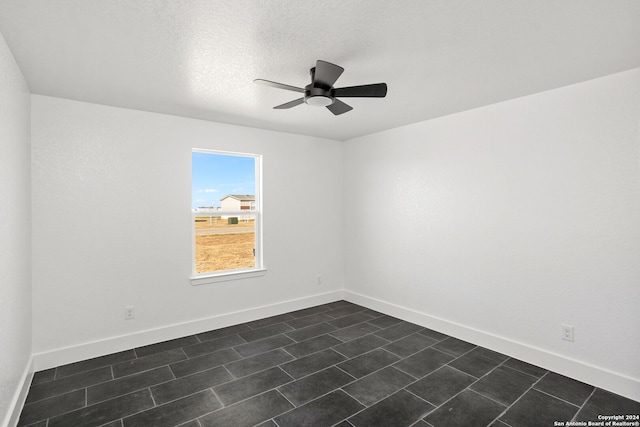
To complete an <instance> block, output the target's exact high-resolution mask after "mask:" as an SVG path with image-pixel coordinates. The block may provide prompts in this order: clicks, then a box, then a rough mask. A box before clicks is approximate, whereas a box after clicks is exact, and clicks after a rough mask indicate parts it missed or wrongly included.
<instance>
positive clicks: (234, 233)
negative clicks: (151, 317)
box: [191, 150, 262, 275]
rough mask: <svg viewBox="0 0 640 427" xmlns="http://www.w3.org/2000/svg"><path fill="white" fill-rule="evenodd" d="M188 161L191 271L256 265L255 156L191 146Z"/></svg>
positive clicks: (258, 221)
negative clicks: (190, 170)
mask: <svg viewBox="0 0 640 427" xmlns="http://www.w3.org/2000/svg"><path fill="white" fill-rule="evenodd" d="M191 163H192V176H191V189H192V195H191V201H192V205H191V209H192V215H193V240H194V242H193V244H194V251H193V254H194V255H193V271H194V273H195V274H196V275H201V274H215V273H221V272H230V271H231V272H232V271H239V272H241V271H248V270H249V271H250V270H252V269H258V268H261V267H262V266H261V261H260V260H261V247H260V240H261V239H260V229H261V227H260V225H261V212H260V208H259V207H260V206H261V205H260V194H259V189H260V182H259V179H260V156H258V155H254V154H240V153H223V152H215V151H205V150H194V151H193V152H192V162H191Z"/></svg>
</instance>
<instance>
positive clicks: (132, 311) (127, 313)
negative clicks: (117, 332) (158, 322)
mask: <svg viewBox="0 0 640 427" xmlns="http://www.w3.org/2000/svg"><path fill="white" fill-rule="evenodd" d="M135 317H136V308H135V307H134V306H132V305H128V306H126V307H125V308H124V320H131V319H135Z"/></svg>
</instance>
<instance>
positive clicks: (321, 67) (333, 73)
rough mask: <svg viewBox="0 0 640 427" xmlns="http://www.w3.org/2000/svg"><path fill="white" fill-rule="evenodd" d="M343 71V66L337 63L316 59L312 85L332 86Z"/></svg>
mask: <svg viewBox="0 0 640 427" xmlns="http://www.w3.org/2000/svg"><path fill="white" fill-rule="evenodd" d="M343 71H344V68H342V67H340V66H338V65H335V64H332V63H330V62H326V61H321V60H318V61H316V71H315V73H314V76H313V85H314V86H326V87H328V88H329V87H332V86H333V84H334V83H335V82H336V80H338V77H340V75H341V74H342V72H343ZM316 83H318V84H316Z"/></svg>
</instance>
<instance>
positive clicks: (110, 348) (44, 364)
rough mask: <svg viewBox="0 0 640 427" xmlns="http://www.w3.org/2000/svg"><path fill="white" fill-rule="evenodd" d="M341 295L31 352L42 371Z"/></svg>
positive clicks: (328, 299) (273, 305) (327, 295)
mask: <svg viewBox="0 0 640 427" xmlns="http://www.w3.org/2000/svg"><path fill="white" fill-rule="evenodd" d="M341 299H343V292H342V291H341V290H340V291H333V292H328V293H324V294H319V295H313V296H310V297H304V298H299V299H295V300H289V301H284V302H279V303H275V304H270V305H264V306H260V307H253V308H249V309H245V310H241V311H235V312H232V313H225V314H221V315H218V316H212V317H207V318H204V319H198V320H193V321H189V322H185V323H180V324H174V325H168V326H164V327H160V328H155V329H149V330H146V331H140V332H135V333H132V334H127V335H121V336H116V337H110V338H106V339H102V340H96V341H92V342H86V343H82V344H78V345H75V346H71V347H64V348H58V349H54V350H51V351H47V352H43V353H37V354H34V355H33V358H34V361H35V370H36V371H41V370H43V369H49V368H53V367H56V366H62V365H66V364H68V363H74V362H78V361H81V360H86V359H91V358H94V357H99V356H104V355H107V354H111V353H117V352H119V351H124V350H129V349H132V348H135V347H141V346H144V345H149V344H154V343H157V342H162V341H167V340H171V339H175V338H181V337H185V336H188V335H194V334H198V333H202V332H206V331H210V330H213V329H219V328H224V327H227V326H232V325H237V324H239V323H245V322H250V321H253V320H257V319H262V318H264V317H269V316H275V315H278V314H282V313H287V312H289V311H295V310H301V309H303V308H308V307H313V306H315V305H321V304H326V303H329V302H333V301H339V300H341Z"/></svg>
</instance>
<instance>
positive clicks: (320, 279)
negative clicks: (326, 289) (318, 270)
mask: <svg viewBox="0 0 640 427" xmlns="http://www.w3.org/2000/svg"><path fill="white" fill-rule="evenodd" d="M316 285H322V275H320V274H318V277H316Z"/></svg>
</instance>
